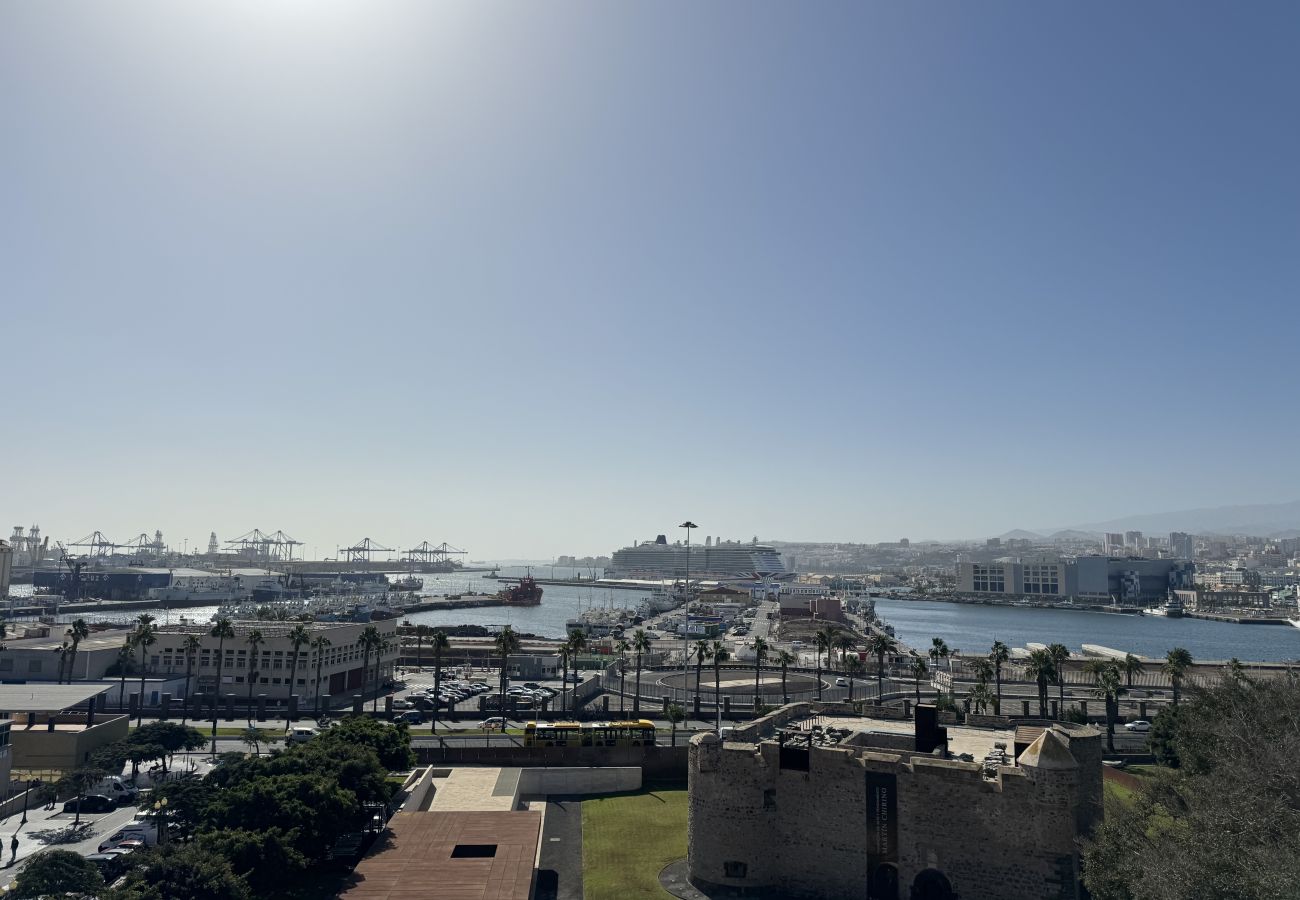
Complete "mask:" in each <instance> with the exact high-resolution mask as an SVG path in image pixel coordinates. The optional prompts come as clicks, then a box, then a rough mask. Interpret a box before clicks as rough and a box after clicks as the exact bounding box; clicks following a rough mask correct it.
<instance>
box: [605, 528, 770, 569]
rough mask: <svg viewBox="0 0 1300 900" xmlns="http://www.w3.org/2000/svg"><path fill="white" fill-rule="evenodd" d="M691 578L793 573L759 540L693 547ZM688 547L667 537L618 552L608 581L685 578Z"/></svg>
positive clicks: (613, 559)
mask: <svg viewBox="0 0 1300 900" xmlns="http://www.w3.org/2000/svg"><path fill="white" fill-rule="evenodd" d="M690 567H691V571H690V577H691V579H692V580H695V579H696V578H752V577H754V576H758V577H767V578H780V577H782V576H785V575H789V574H791V573H790V572H789V571H788V570H787V569H786V567H785V563H784V562H783V561H782V560H781V554H780V553H778V552H777V551H776V549H775V548H774V547H772V546H770V545H769V544H760V543H758V542H757V541H753V542H751V543H748V544H746V543H742V542H740V541H717V542H716V543H714V542H711V541H706V542H705V543H704V544H703V545H699V544H695V545H692V546H691V559H690ZM685 576H686V545H685V544H681V543H677V544H670V543H668V538H667V537H666V536H665V535H662V534H661V535H659V536H657V537H656V538H655V539H654V540H653V541H644V542H642V543H638V544H633V545H632V546H631V547H624V548H623V549H622V550H615V551H614V553H613V556H612V557H611V559H610V563H609V566H608V567H606V569H605V577H606V578H684V577H685Z"/></svg>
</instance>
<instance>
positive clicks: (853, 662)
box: [844, 654, 866, 703]
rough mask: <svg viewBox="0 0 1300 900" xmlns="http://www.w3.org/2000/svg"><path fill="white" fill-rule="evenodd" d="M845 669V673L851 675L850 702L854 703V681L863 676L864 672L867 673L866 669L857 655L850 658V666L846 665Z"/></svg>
mask: <svg viewBox="0 0 1300 900" xmlns="http://www.w3.org/2000/svg"><path fill="white" fill-rule="evenodd" d="M844 668H845V671H847V672H848V673H849V702H850V703H852V702H853V679H854V678H856V677H858V676H859V675H861V674H862V673H863V672H864V671H866V667H865V666H864V665H862V660H861V659H859V658H858V656H857V654H854V655H852V656H850V657H849V661H848V664H847V665H845V667H844Z"/></svg>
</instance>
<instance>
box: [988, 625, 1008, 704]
mask: <svg viewBox="0 0 1300 900" xmlns="http://www.w3.org/2000/svg"><path fill="white" fill-rule="evenodd" d="M1010 659H1011V648H1010V647H1008V646H1007V645H1006V644H1004V643H1002V642H1001V641H994V642H993V648H992V649H991V650H989V664H990V665H992V666H993V678H994V679H995V682H996V684H997V693H996V694H995V695H994V698H993V714H994V715H998V716H1000V715H1002V666H1003V665H1005V664H1006V663H1007V661H1008V660H1010Z"/></svg>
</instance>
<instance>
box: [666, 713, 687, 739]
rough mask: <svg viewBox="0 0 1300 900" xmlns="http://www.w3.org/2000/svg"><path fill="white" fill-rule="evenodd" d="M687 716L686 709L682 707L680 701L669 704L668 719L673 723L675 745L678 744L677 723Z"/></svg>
mask: <svg viewBox="0 0 1300 900" xmlns="http://www.w3.org/2000/svg"><path fill="white" fill-rule="evenodd" d="M685 718H686V710H684V709H682V705H681V704H680V703H669V704H668V721H669V722H671V723H672V724H673V743H672V745H673V746H674V747H676V746H677V725H678V723H680V722H681V721H682V720H683V719H685Z"/></svg>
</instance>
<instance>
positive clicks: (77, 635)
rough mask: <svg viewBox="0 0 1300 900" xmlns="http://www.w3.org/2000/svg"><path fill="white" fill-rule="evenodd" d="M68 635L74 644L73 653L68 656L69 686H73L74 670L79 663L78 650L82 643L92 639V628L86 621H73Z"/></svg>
mask: <svg viewBox="0 0 1300 900" xmlns="http://www.w3.org/2000/svg"><path fill="white" fill-rule="evenodd" d="M66 634H67V635H68V639H69V640H70V641H71V642H72V648H71V652H70V653H69V655H68V684H72V670H73V667H74V666H75V665H76V663H77V648H78V647H80V646H81V642H82V641H84V640H85V639H86V638H88V637H90V626H89V625H87V624H86V620H85V619H73V620H72V625H70V626H69V627H68V630H67V632H66Z"/></svg>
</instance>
